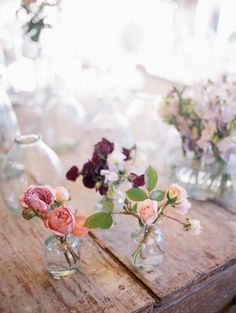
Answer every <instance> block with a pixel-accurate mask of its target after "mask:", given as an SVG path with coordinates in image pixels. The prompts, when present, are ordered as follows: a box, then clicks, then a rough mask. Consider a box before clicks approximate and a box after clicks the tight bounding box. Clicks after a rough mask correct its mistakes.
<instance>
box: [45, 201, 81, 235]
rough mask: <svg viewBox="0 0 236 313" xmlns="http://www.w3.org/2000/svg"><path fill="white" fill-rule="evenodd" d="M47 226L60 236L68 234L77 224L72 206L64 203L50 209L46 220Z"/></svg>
mask: <svg viewBox="0 0 236 313" xmlns="http://www.w3.org/2000/svg"><path fill="white" fill-rule="evenodd" d="M45 226H46V227H47V228H48V229H50V230H51V231H53V232H54V233H55V234H56V235H58V236H66V235H68V234H70V233H71V232H72V230H73V229H74V226H75V216H74V214H73V212H72V207H70V206H68V205H62V206H60V207H59V208H57V209H54V210H52V211H50V212H49V213H48V215H47V217H46V220H45Z"/></svg>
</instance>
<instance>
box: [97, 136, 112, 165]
mask: <svg viewBox="0 0 236 313" xmlns="http://www.w3.org/2000/svg"><path fill="white" fill-rule="evenodd" d="M113 150H114V143H112V142H110V141H108V140H107V139H105V138H102V140H101V141H99V142H98V143H97V144H96V145H95V146H94V152H93V159H96V158H97V157H99V158H101V159H104V160H106V159H107V156H108V154H110V153H112V152H113Z"/></svg>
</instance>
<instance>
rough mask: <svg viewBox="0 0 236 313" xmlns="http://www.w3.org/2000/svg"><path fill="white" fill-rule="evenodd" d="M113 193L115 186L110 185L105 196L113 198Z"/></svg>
mask: <svg viewBox="0 0 236 313" xmlns="http://www.w3.org/2000/svg"><path fill="white" fill-rule="evenodd" d="M114 195H115V187H114V186H113V185H110V186H109V188H108V192H107V197H108V198H110V199H113V198H114Z"/></svg>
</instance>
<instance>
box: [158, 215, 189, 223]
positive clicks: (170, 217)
mask: <svg viewBox="0 0 236 313" xmlns="http://www.w3.org/2000/svg"><path fill="white" fill-rule="evenodd" d="M163 216H165V217H167V218H169V219H171V220H173V221H176V222H178V223H180V224H182V225H185V224H184V223H183V222H181V221H180V220H178V219H177V218H175V217H172V216H170V215H166V214H163Z"/></svg>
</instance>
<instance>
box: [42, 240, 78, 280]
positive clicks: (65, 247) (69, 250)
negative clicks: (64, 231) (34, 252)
mask: <svg viewBox="0 0 236 313" xmlns="http://www.w3.org/2000/svg"><path fill="white" fill-rule="evenodd" d="M80 249H81V245H80V239H79V238H78V237H74V236H72V235H68V236H65V237H60V236H56V235H51V236H49V237H48V238H47V239H46V240H45V242H44V254H45V262H46V266H47V269H48V272H49V273H50V274H51V275H52V276H53V277H54V278H60V277H63V276H68V275H71V274H73V273H74V272H75V271H76V270H78V268H79V266H80V259H81V254H80Z"/></svg>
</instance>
